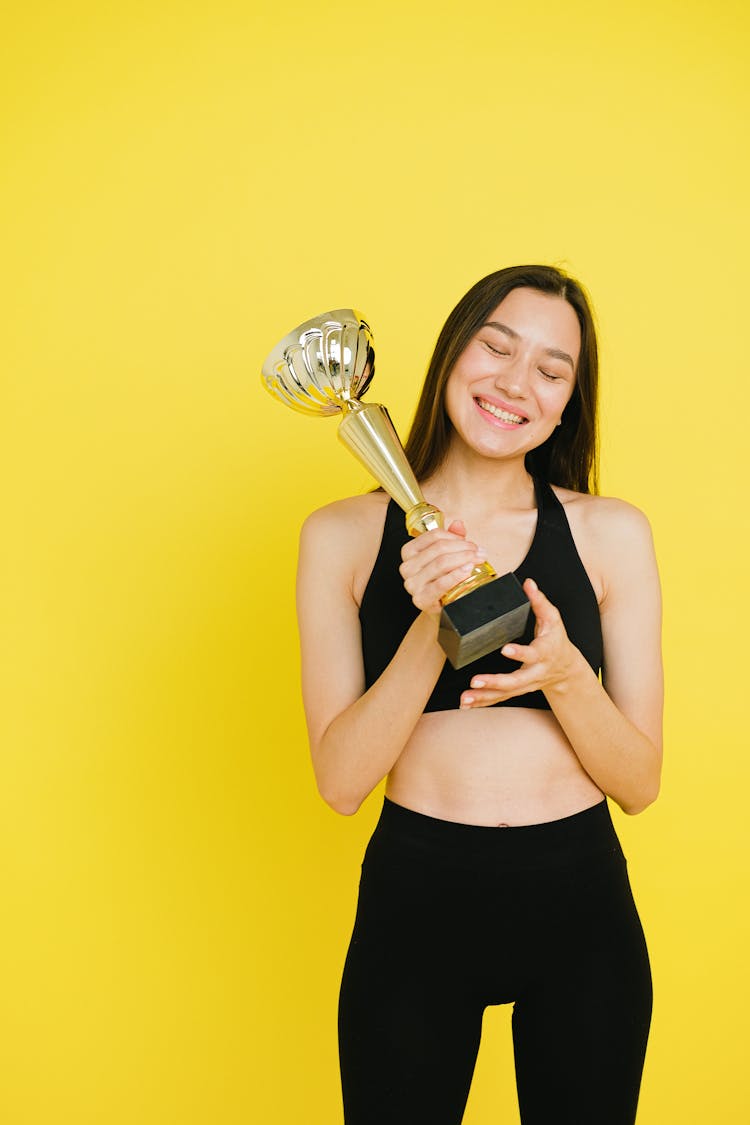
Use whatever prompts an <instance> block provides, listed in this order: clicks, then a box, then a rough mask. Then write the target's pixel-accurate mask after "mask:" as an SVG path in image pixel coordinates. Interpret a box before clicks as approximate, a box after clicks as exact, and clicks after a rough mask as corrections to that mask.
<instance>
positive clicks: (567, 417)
mask: <svg viewBox="0 0 750 1125" xmlns="http://www.w3.org/2000/svg"><path fill="white" fill-rule="evenodd" d="M522 287H523V288H527V289H537V290H539V292H540V293H548V294H550V295H552V296H555V297H562V298H563V299H564V300H566V301H567V302H568V304H569V305H571V306H572V308H573V310H574V311H575V314H576V316H577V317H578V323H579V325H580V328H581V353H580V357H579V359H578V369H577V371H576V380H575V386H574V388H573V394H572V397H571V399H570V401H569V402H568V405H567V406H566V407H565V410H564V411H563V416H562V423H561V425H559V426H556V427H555V429H554V431H553V433H552V434H550V436H549V437H548V438H547V440H546V441H545V442H543V444H542V445H540V446H539V447H538V448H537V449H533V450H531V451H530V452H529V453H527V454H526V468H527V469H528V471H529V472H530V473H532V474H533V475H534V476H540V477H542V478H543V479H544V480H547V481H549V482H550V484H557V485H560V486H562V487H563V488H571V489H574V490H575V491H577V492H594V493H596V492H598V490H599V473H598V431H597V390H598V383H599V358H598V349H597V343H596V328H595V326H594V318H593V314H592V311H591V306H590V303H589V300H588V297H587V296H586V293H585V291H584V289H583V286H582V285H580V283H579V282H577V281H575V280H574V279H573V278H572V277H568V276H567V274H565V273H564V272H563V271H562V270H560V269H557V268H556V267H554V266H510V267H508V268H507V269H504V270H498V271H497V272H496V273H491V274H489V275H488V276H487V277H484V278H482V280H481V281H478V282H477V283H476V285H474V286H472V288H471V289H470V290H469V292H468V293H467V294H466V295H465V296H464V297H462V298H461V300H460V301H459V302H458V304H457V305H456V307H455V309H454V310H453V312H452V313H451V314H450V316H449V317H448V319H447V320H446V322H445V324H444V325H443V329H442V331H441V333H440V335H439V336H438V340H437V343H436V345H435V351H434V352H433V355H432V359H431V360H430V365H429V367H428V369H427V375H426V377H425V381H424V386H423V387H422V393H421V395H420V398H419V402H418V403H417V409H416V413H415V415H414V421H413V422H412V426H411V430H410V431H409V436H408V438H407V439H406V445H405V448H406V456H407V458H408V460H409V463H410V464H411V466H412V468H413V469H414V473H415V476H416V477H417V480H426V479H427V478H428V477H430V476H432V474H433V473H434V472H435V471H436V470H437V469H438V468H439V467H440V465H441V464H442V462H443V459H444V458H445V455H446V453H447V452H448V445H449V443H450V437H451V433H452V430H453V427H452V425H451V422H450V419H449V418H448V415H447V413H446V410H445V387H446V384H447V382H448V378H449V376H450V373H451V371H452V370H453V367H454V364H455V363H456V360H457V359H458V357H459V356H460V355H461V353H462V352H463V350H464V348H465V347H466V346H467V345H468V343H469V341H470V340H471V339H472V337H473V336H474V334H475V333H476V332H478V331H479V329H480V328H481V326H482V325H483V324H485V323H486V321H487V320H488V318H489V316H490V313H492V312H493V311H494V310H495V309H496V308H497V306H498V305H499V304H500V302H501V301H502V300H503V299H504V298H505V297H507V295H508V293H510V292H511V290H512V289H519V288H522Z"/></svg>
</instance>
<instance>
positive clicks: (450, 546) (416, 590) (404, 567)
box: [399, 520, 487, 616]
mask: <svg viewBox="0 0 750 1125" xmlns="http://www.w3.org/2000/svg"><path fill="white" fill-rule="evenodd" d="M401 558H402V560H403V561H402V563H401V566H400V567H399V573H400V574H401V577H402V578H403V580H404V587H405V588H406V591H407V593H409V594H410V595H411V600H412V601H413V602H414V605H415V606H416V607H417V609H420V610H422V611H423V612H424V613H430V614H434V615H436V616H437V615H439V614H440V611H441V609H442V606H441V604H440V599H441V598H442V596H443V595H444V594H446V593H447V592H448V590H450V589H451V587H453V586H455V585H456V584H457V583H458V582H462V581H463V579H464V578H467V577H468V576H469V575H470V574H471V572H472V570H473V569H474V567H475V566H476V565H477V564H478V563H481V562H484V561H485V559H486V558H487V555H486V554H485V552H484V551H483V550H482V548H481V547H478V546H477V545H476V543H472V542H471V541H470V540H468V539H467V538H466V528H465V527H464V525H463V523H462V521H461V520H453V522H452V523H451V524H449V526H448V528H447V529H443V528H437V529H436V530H435V531H425V532H423V533H422V534H421V535H418V536H417V537H416V538H415V539H410V540H409V542H408V543H405V544H404V546H403V547H402V549H401Z"/></svg>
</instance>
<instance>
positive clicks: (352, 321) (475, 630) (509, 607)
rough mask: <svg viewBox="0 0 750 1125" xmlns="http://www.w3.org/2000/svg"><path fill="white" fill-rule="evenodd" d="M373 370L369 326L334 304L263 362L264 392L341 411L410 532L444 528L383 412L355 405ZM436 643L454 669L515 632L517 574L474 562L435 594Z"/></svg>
mask: <svg viewBox="0 0 750 1125" xmlns="http://www.w3.org/2000/svg"><path fill="white" fill-rule="evenodd" d="M374 374H375V350H374V346H373V334H372V329H371V328H370V326H369V324H368V323H367V321H366V320H365V318H364V316H363V315H362V314H361V313H360V312H359V311H358V310H356V309H334V310H333V311H332V312H326V313H321V315H320V316H316V317H313V319H312V320H306V321H305V322H304V324H300V325H299V326H298V327H297V328H295V329H294V330H293V331H292V332H290V333H289V335H288V336H285V337H284V339H283V340H281V341H280V342H279V343H278V344H277V345H276V347H275V348H274V349H273V351H272V352H271V353H270V355H268V357H267V358H266V360H265V363H264V364H263V371H262V379H263V382H264V385H265V387H266V389H267V390H268V391H269V392H270V393H271V394H272V395H273V396H274V397H275V398H277V399H279V401H280V402H283V403H285V404H286V405H287V406H291V407H292V409H294V410H298V411H300V412H301V413H303V414H311V415H314V416H315V417H316V418H321V417H325V416H326V415H331V414H339V415H341V416H342V417H341V422H340V424H339V428H338V435H339V438H340V439H341V441H342V442H343V443H344V445H345V446H346V447H347V449H348V450H349V451H350V452H351V453H353V454H354V456H355V457H356V458H357V459H358V460H359V461H360V462H361V463H362V464H363V465H364V467H365V468H366V469H367V470H368V472H370V473H371V474H372V475H373V477H374V478H375V480H376V481H377V482H378V484H379V485H380V486H381V487H382V488H384V489H385V491H386V492H387V493H388V495H389V496H391V497H392V498H393V499H394V500H395V501H396V503H397V504H398V505H399V507H401V508H403V510H404V512H405V513H406V528H407V531H408V532H409V534H410V535H419V534H421V533H422V532H424V531H430V530H432V529H434V528H437V527H442V526H443V514H442V512H441V511H440V510H439V508H435V507H434V506H433V505H432V504H429V503H427V501H426V500H425V498H424V496H423V495H422V491H421V489H420V487H419V485H418V483H417V480H416V477H415V476H414V473H413V472H412V470H411V467H410V465H409V462H408V461H407V459H406V454H405V453H404V449H403V446H402V445H401V442H400V441H399V438H398V435H397V433H396V430H395V428H394V426H393V423H392V422H391V419H390V416H389V414H388V411H387V410H386V408H385V407H384V406H381V405H379V404H378V403H373V402H368V403H363V402H360V398H361V397H362V395H363V394H364V392H365V391H366V390H367V387H368V386H369V385H370V383H371V381H372V377H373V375H374ZM440 600H441V604H442V607H443V608H442V612H441V615H440V626H439V632H438V640H439V642H440V645H441V647H442V648H443V650H444V652H445V654H446V656H447V657H448V659H449V660H450V662H451V664H452V665H453V667H454V668H463V667H464V665H465V664H470V663H471V662H472V661H473V660H478V659H479V657H480V656H485V655H486V654H487V653H488V652H492V651H494V650H495V649H497V648H500V647H502V645H504V644H506V643H507V642H508V641H512V640H515V639H516V638H517V637H520V636H521V634H522V633H523V631H524V629H525V627H526V621H527V619H528V615H529V600H528V598H527V597H526V595H525V594H524V592H523V589H522V588H521V584H520V583H519V581H518V579H517V578H516V576H515V575H514V574H504V575H502V577H500V578H498V576H497V574H496V572H495V571H494V570H493V569H492V567H491V566H490V564H489V563H487V562H483V563H480V564H478V565H477V566H475V567H474V569H473V570H472V572H471V574H469V575H468V576H467V577H466V578H465V579H463V580H462V581H461V582H459V583H457V584H456V585H455V586H453V587H452V588H451V589H450V590H448V592H447V593H446V594H444V595H443V597H442V598H441V599H440Z"/></svg>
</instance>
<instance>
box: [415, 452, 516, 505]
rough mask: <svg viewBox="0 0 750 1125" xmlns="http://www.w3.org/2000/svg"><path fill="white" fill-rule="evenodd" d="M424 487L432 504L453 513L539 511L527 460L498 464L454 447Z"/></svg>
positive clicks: (513, 460) (510, 459)
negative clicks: (534, 509)
mask: <svg viewBox="0 0 750 1125" xmlns="http://www.w3.org/2000/svg"><path fill="white" fill-rule="evenodd" d="M423 485H424V489H425V494H426V496H427V497H428V498H429V499H430V500H431V501H433V502H434V503H437V504H438V505H439V506H440V507H441V508H444V509H447V510H450V511H452V512H466V513H467V514H468V513H469V512H471V511H474V512H477V513H480V512H482V511H483V510H484V509H492V510H495V511H496V510H497V508H498V507H501V508H506V509H509V508H533V507H536V501H535V496H534V481H533V478H532V477H531V475H530V473H529V472H528V470H527V469H526V465H525V460H524V457H523V456H519V457H517V458H509V459H507V460H506V459H503V460H497V461H494V460H490V459H488V458H487V457H478V456H476V455H474V454H473V453H472V452H471V451H470V450H465V449H457V448H456V447H455V446H454V447H452V448H451V449H449V450H448V453H447V455H446V457H445V460H444V461H443V463H442V465H441V466H440V468H439V469H438V470H437V471H436V472H435V473H433V475H432V476H431V477H430V479H429V480H426V481H424V482H423Z"/></svg>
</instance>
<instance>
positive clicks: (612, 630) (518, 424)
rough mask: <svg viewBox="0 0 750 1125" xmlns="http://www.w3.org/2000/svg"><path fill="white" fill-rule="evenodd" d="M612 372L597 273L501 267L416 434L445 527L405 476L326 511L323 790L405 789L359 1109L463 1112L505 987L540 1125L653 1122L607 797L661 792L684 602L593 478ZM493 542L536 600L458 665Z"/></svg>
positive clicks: (525, 1098)
mask: <svg viewBox="0 0 750 1125" xmlns="http://www.w3.org/2000/svg"><path fill="white" fill-rule="evenodd" d="M596 388H597V346H596V336H595V330H594V325H593V320H592V315H591V311H590V308H589V304H588V302H587V299H586V296H585V294H584V292H583V290H582V289H581V287H580V285H579V284H578V283H577V282H575V281H574V280H572V279H571V278H568V277H567V276H566V275H565V274H563V273H562V272H561V271H559V270H556V269H553V268H550V267H546V266H523V267H514V268H510V269H505V270H500V271H499V272H497V273H494V274H492V275H490V276H489V277H487V278H484V279H483V280H482V281H480V282H479V283H478V284H477V285H475V286H474V287H473V288H472V289H471V290H470V291H469V292H468V293H467V294H466V296H465V297H464V298H463V299H462V300H461V301H460V302H459V304H458V305H457V306H456V308H455V309H454V311H453V312H452V313H451V315H450V317H449V318H448V321H447V322H446V325H445V327H444V328H443V330H442V332H441V334H440V337H439V339H438V342H437V345H436V348H435V353H434V355H433V358H432V361H431V364H430V367H429V370H428V374H427V378H426V381H425V386H424V388H423V392H422V396H421V399H420V402H419V405H418V408H417V413H416V417H415V421H414V425H413V427H412V431H411V434H410V436H409V439H408V442H407V444H406V451H407V456H408V457H409V460H410V462H411V464H412V466H413V468H414V470H415V474H416V475H417V478H418V479H419V480H420V483H421V484H422V487H423V491H424V493H425V496H426V498H427V499H428V500H429V501H431V502H432V503H434V504H436V505H437V506H438V507H439V508H440V509H441V510H442V511H443V512H444V513H446V528H445V530H435V531H430V532H427V533H425V534H423V535H421V536H419V537H418V538H416V539H413V540H410V539H409V538H408V536H407V534H406V531H405V528H404V519H403V513H402V512H401V511H400V509H398V508H397V507H396V505H395V504H394V503H393V501H390V502H389V499H388V497H387V496H386V495H385V494H384V493H382V492H373V493H370V494H369V495H365V496H357V497H352V498H351V499H346V500H342V501H339V502H337V503H334V504H331V505H329V506H328V507H326V508H323V509H321V510H320V511H318V512H315V513H314V514H313V515H312V516H310V517H309V519H308V520H307V521H306V523H305V525H304V528H303V532H302V537H301V549H300V562H299V577H298V612H299V625H300V635H301V645H302V677H303V697H304V704H305V711H306V715H307V722H308V729H309V735H310V746H311V750H312V757H313V763H314V768H315V773H316V778H317V782H318V786H319V789H320V792H321V794H322V796H323V797H324V798H325V800H326V801H327V802H328V803H329V804H330V805H331V806H332V807H333V808H334V809H336V810H337V811H338V812H340V813H343V814H345V815H350V814H352V813H354V812H356V810H357V809H358V808H359V806H360V804H361V803H362V801H363V800H364V798H365V797H366V796H367V795H368V793H370V792H371V791H372V790H373V789H374V788H375V786H376V785H377V784H378V782H380V781H381V779H382V778H384V777H385V778H387V782H386V791H385V792H386V796H385V802H384V808H383V812H382V815H381V818H380V821H379V823H378V826H377V828H376V830H375V832H374V834H373V837H372V839H371V841H370V844H369V845H368V848H367V853H366V856H365V860H364V863H363V865H362V879H361V883H360V893H359V903H358V908H357V917H356V921H355V926H354V933H353V935H352V941H351V945H350V948H349V953H348V956H347V960H346V965H345V969H344V976H343V981H342V988H341V997H340V1005H339V1032H340V1057H341V1072H342V1086H343V1096H344V1108H345V1119H346V1122H347V1125H365V1123H368V1125H369V1123H373V1125H375V1123H377V1125H385V1123H388V1125H401V1123H403V1125H418V1123H422V1122H424V1123H425V1125H428V1123H429V1125H457V1123H458V1122H460V1121H461V1118H462V1115H463V1111H464V1107H465V1104H466V1098H467V1096H468V1091H469V1086H470V1083H471V1076H472V1072H473V1068H474V1062H475V1058H476V1053H477V1049H478V1046H479V1037H480V1031H481V1022H482V1014H483V1011H484V1008H485V1007H486V1006H487V1005H488V1004H507V1003H512V1004H513V1005H514V1008H513V1041H514V1053H515V1063H516V1077H517V1087H518V1098H519V1106H520V1111H521V1119H522V1121H523V1125H552V1123H553V1122H554V1123H555V1125H560V1123H568V1122H569V1123H570V1125H626V1123H632V1122H633V1121H634V1120H635V1113H636V1106H637V1101H638V1092H639V1087H640V1080H641V1072H642V1067H643V1060H644V1055H645V1050H646V1041H647V1037H648V1030H649V1023H650V1015H651V977H650V972H649V962H648V954H647V951H646V946H645V942H644V938H643V932H642V929H641V925H640V921H639V918H638V914H637V912H636V908H635V906H634V904H633V899H632V895H631V892H630V887H629V883H628V876H627V870H626V863H625V859H624V857H623V855H622V851H621V848H620V845H619V842H618V840H617V837H616V835H615V831H614V828H613V826H612V822H611V820H610V817H609V811H608V805H607V800H606V798H607V797H610V798H612V799H613V800H614V801H616V802H617V804H618V805H619V806H620V807H621V808H622V809H623V810H624V811H625V812H626V813H637V812H640V811H641V810H642V809H644V808H645V807H646V806H647V805H649V804H650V803H651V802H652V801H653V800H654V799H655V797H656V795H657V792H658V788H659V775H660V767H661V713H662V674H661V657H660V616H661V611H660V593H659V581H658V575H657V569H656V563H655V559H654V552H653V546H652V540H651V534H650V530H649V525H648V523H647V521H646V519H645V517H644V516H643V515H642V514H641V513H640V512H639V511H637V510H636V509H635V508H633V507H632V506H630V505H629V504H626V503H624V502H622V501H619V500H612V499H606V498H603V497H600V496H598V495H593V494H591V493H590V491H589V489H590V488H591V487H593V488H594V489H595V488H596V456H595V454H596ZM485 558H487V559H489V560H490V561H491V563H492V565H493V567H494V569H495V570H496V571H497V573H498V574H503V573H505V572H507V571H514V572H515V573H516V575H517V576H518V578H519V580H521V581H522V582H523V587H524V590H525V592H526V594H527V596H528V598H529V601H530V603H531V609H532V611H533V612H532V614H530V622H529V626H528V629H527V632H526V634H525V635H524V636H523V637H521V638H520V639H519V640H518V641H516V642H514V643H512V644H507V645H505V646H504V647H503V648H502V649H501V650H500V651H498V652H495V653H492V654H490V656H487V657H484V658H482V659H481V660H479V661H476V662H475V663H474V664H471V665H469V666H468V667H466V668H464V669H461V670H460V671H458V672H456V671H454V670H453V669H452V668H451V667H450V665H449V664H447V663H446V662H445V659H444V654H443V652H442V649H441V648H440V647H439V645H438V643H437V628H438V620H439V614H440V598H441V597H442V595H444V594H445V593H446V591H448V590H449V589H450V588H451V587H452V586H454V585H455V584H456V583H457V582H459V581H461V580H463V579H465V578H466V576H467V575H468V574H470V572H471V570H472V569H473V567H474V566H475V565H476V564H477V562H479V561H480V560H482V559H485ZM600 671H601V680H600V678H599V673H600Z"/></svg>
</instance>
